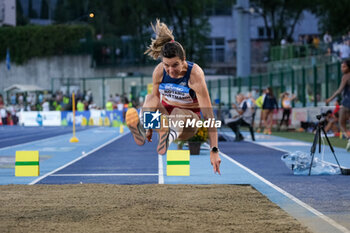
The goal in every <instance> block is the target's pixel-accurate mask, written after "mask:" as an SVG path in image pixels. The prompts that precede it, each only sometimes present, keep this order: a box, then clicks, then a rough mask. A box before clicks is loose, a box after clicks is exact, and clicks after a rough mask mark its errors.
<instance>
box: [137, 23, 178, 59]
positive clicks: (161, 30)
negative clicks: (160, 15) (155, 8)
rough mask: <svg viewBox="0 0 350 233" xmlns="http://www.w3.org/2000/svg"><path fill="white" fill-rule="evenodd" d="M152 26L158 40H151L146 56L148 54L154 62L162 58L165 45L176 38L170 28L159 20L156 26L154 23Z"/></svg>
mask: <svg viewBox="0 0 350 233" xmlns="http://www.w3.org/2000/svg"><path fill="white" fill-rule="evenodd" d="M151 25H152V28H153V31H154V32H155V33H156V39H153V38H152V39H151V40H152V43H151V45H150V46H148V48H147V50H146V51H145V53H144V54H147V55H149V56H150V57H152V58H153V59H154V60H157V59H158V58H159V57H160V54H161V51H162V47H163V46H164V44H166V43H168V42H170V41H173V40H174V36H173V32H172V31H171V30H170V29H169V28H168V26H167V25H166V24H165V23H161V22H160V20H159V19H157V22H156V25H155V26H154V25H153V24H152V23H151Z"/></svg>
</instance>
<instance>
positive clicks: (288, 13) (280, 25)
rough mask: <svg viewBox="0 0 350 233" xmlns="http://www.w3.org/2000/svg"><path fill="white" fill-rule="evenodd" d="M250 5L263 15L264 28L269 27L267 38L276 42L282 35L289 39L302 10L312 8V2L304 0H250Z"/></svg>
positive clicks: (300, 17)
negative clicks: (269, 34)
mask: <svg viewBox="0 0 350 233" xmlns="http://www.w3.org/2000/svg"><path fill="white" fill-rule="evenodd" d="M251 5H253V6H255V7H256V8H258V11H257V13H258V14H260V15H261V16H262V17H263V19H264V23H265V28H266V30H268V29H269V28H271V31H272V33H271V36H270V38H269V39H271V40H272V42H273V43H274V44H278V43H279V42H280V40H281V39H282V38H284V37H285V38H287V39H289V40H291V38H292V35H293V33H294V29H295V26H296V24H297V23H298V22H299V21H300V20H301V19H302V16H303V14H302V13H303V11H304V10H310V9H312V7H313V5H314V3H313V2H312V1H304V0H263V1H261V0H252V1H251Z"/></svg>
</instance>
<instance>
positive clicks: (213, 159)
mask: <svg viewBox="0 0 350 233" xmlns="http://www.w3.org/2000/svg"><path fill="white" fill-rule="evenodd" d="M210 163H211V165H213V168H214V173H215V174H216V173H218V174H219V175H221V173H220V163H221V159H220V156H219V153H218V152H216V153H215V152H212V151H211V152H210Z"/></svg>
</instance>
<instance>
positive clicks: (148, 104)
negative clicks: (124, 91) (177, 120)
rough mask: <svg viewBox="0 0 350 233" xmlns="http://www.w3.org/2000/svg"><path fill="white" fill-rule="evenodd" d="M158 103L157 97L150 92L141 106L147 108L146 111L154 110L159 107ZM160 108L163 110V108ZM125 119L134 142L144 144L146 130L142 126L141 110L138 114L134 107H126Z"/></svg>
mask: <svg viewBox="0 0 350 233" xmlns="http://www.w3.org/2000/svg"><path fill="white" fill-rule="evenodd" d="M159 105H160V104H159V98H158V97H157V96H155V95H152V94H151V95H147V96H146V99H145V102H144V105H143V108H144V109H147V111H155V110H156V109H157V108H159V107H160V106H159ZM161 110H164V108H163V109H161ZM165 111H166V110H165ZM125 121H126V124H127V126H128V127H129V129H130V131H131V133H132V135H133V137H134V140H135V142H136V144H137V145H139V146H142V145H143V144H145V141H146V131H145V129H144V128H143V113H142V111H141V112H140V115H139V114H138V112H137V110H136V109H135V108H130V109H128V111H127V112H126V115H125Z"/></svg>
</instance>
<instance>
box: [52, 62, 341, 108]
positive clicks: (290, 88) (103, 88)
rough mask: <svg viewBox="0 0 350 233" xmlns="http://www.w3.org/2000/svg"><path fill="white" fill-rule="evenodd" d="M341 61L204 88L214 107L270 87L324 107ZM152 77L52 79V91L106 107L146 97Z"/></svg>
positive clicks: (213, 80)
mask: <svg viewBox="0 0 350 233" xmlns="http://www.w3.org/2000/svg"><path fill="white" fill-rule="evenodd" d="M341 75H342V74H341V70H340V61H337V62H333V63H324V64H320V65H313V66H302V67H300V68H295V69H293V68H290V69H285V70H281V71H279V72H269V73H264V74H257V75H252V76H249V77H233V76H224V77H220V78H218V77H215V76H207V77H206V80H207V87H208V90H209V94H210V96H211V99H212V101H213V103H214V104H215V105H220V106H231V104H232V103H233V102H235V96H236V95H237V94H238V93H248V92H252V94H253V96H255V97H258V96H259V95H261V94H262V91H263V89H265V88H266V87H272V89H273V91H274V94H275V96H276V97H279V95H280V94H281V93H283V92H285V91H287V92H289V93H291V94H294V95H296V96H297V100H296V101H295V102H294V103H293V105H294V106H297V107H306V106H323V105H325V104H324V100H325V99H326V98H328V97H329V96H330V95H332V93H333V92H334V91H335V90H336V89H337V88H338V86H339V84H340V81H341ZM149 83H152V77H151V76H144V75H139V76H125V77H120V76H118V77H96V78H53V79H52V83H51V89H52V92H55V91H56V90H61V91H63V92H64V93H71V92H72V91H74V90H75V91H76V90H78V89H80V90H81V91H88V90H90V91H91V92H92V94H93V97H94V102H95V103H96V104H97V105H98V106H101V107H104V106H105V103H106V101H107V100H108V98H109V96H110V95H113V96H114V95H115V94H116V93H119V94H124V93H126V94H128V95H130V94H131V96H132V98H133V99H135V100H137V101H138V100H139V98H140V97H144V96H145V95H146V94H147V84H149Z"/></svg>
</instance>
